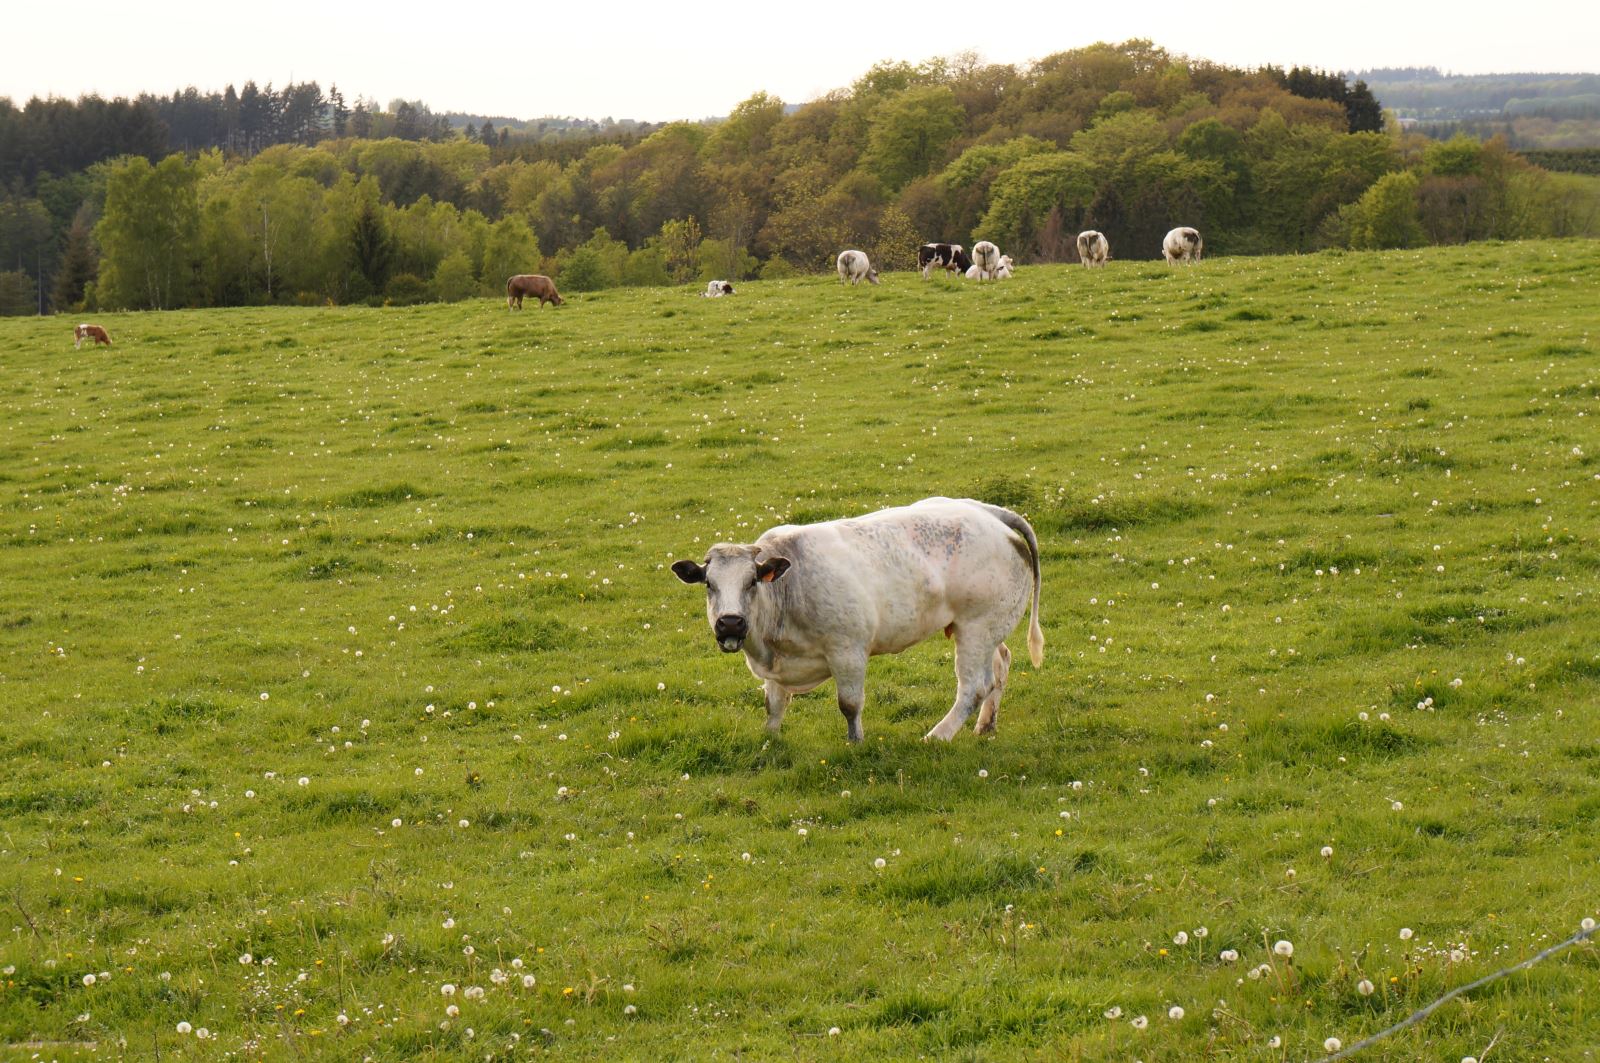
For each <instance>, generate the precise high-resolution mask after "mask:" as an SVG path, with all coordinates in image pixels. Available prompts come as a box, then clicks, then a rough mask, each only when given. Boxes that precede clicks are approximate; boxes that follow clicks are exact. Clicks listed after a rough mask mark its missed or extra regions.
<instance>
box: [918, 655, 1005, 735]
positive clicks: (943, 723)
mask: <svg viewBox="0 0 1600 1063" xmlns="http://www.w3.org/2000/svg"><path fill="white" fill-rule="evenodd" d="M998 644H999V639H996V638H992V637H985V635H980V634H975V633H974V632H973V631H972V630H971V629H963V628H960V627H957V628H956V700H955V704H953V705H951V706H950V711H949V712H947V713H945V716H944V719H942V720H940V721H939V722H938V723H936V724H934V725H933V730H931V731H929V732H928V733H927V734H925V735H923V736H922V737H923V740H924V741H926V740H927V739H930V738H941V739H943V740H944V741H946V742H948V741H950V739H952V738H954V737H955V736H956V732H957V731H959V730H961V728H962V725H964V724H965V723H966V722H967V717H968V716H971V715H972V711H973V710H974V709H976V708H977V707H978V703H979V702H981V701H983V699H984V698H986V697H987V696H988V695H989V691H990V690H991V689H992V688H993V687H994V662H995V647H996V646H997V645H998Z"/></svg>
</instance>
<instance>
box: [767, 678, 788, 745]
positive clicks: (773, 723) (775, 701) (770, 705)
mask: <svg viewBox="0 0 1600 1063" xmlns="http://www.w3.org/2000/svg"><path fill="white" fill-rule="evenodd" d="M764 689H765V691H766V694H767V730H768V731H770V732H772V733H773V734H777V733H778V728H780V727H782V726H783V714H784V713H785V712H787V711H788V709H789V702H790V700H791V699H793V697H794V695H793V694H791V693H790V692H789V691H788V690H786V689H785V688H784V687H782V686H780V685H779V683H778V681H777V680H775V679H768V680H767V681H766V685H765V687H764Z"/></svg>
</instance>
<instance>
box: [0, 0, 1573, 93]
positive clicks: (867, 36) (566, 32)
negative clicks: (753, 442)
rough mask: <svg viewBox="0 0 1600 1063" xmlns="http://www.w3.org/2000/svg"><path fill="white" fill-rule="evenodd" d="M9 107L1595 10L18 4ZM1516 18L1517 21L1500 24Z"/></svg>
mask: <svg viewBox="0 0 1600 1063" xmlns="http://www.w3.org/2000/svg"><path fill="white" fill-rule="evenodd" d="M11 7H12V10H9V11H8V12H7V14H6V18H5V20H4V26H3V29H0V96H9V97H10V98H11V99H12V101H13V102H15V103H16V104H17V105H18V106H21V105H22V104H24V103H25V102H26V101H27V99H28V98H29V97H31V96H49V95H57V96H66V97H77V96H79V95H82V94H85V93H89V92H98V93H100V94H101V95H103V96H107V97H110V96H132V95H135V94H137V93H139V92H141V91H150V92H161V93H170V92H171V91H172V90H173V89H175V88H182V87H185V86H188V85H191V84H192V85H194V86H195V87H197V88H199V89H201V90H202V91H205V90H213V89H214V90H218V91H220V90H221V89H222V88H223V87H224V86H226V85H227V84H228V83H230V82H231V83H233V84H234V85H235V86H236V87H237V86H242V85H243V84H244V83H245V82H246V81H249V80H252V79H253V80H255V81H256V83H257V84H260V85H265V84H267V83H268V82H272V83H273V84H275V85H277V86H280V87H281V86H282V85H283V84H284V83H285V82H288V81H290V80H294V81H317V82H318V83H320V84H321V85H322V87H323V89H324V90H326V89H327V88H328V87H329V86H330V85H331V84H334V83H337V84H338V85H339V87H340V89H341V90H342V91H343V92H344V94H345V97H346V99H347V100H351V101H353V100H354V99H355V97H356V96H357V95H360V96H365V97H370V98H372V99H375V100H378V101H379V102H380V103H383V104H387V102H388V101H389V100H390V99H392V98H395V97H404V98H407V99H420V100H422V101H423V102H424V103H426V104H427V105H428V106H429V107H431V108H433V109H434V110H435V111H465V112H468V113H476V114H492V115H494V114H498V115H510V116H512V117H515V118H537V117H541V116H544V115H571V116H577V117H586V118H603V117H606V116H610V117H613V118H637V119H643V120H648V121H662V120H668V119H675V118H691V119H693V118H703V117H707V116H710V115H721V114H727V113H728V111H729V110H730V109H731V108H732V107H733V106H734V105H735V104H737V103H738V102H739V101H740V100H743V99H745V98H747V97H749V96H750V95H751V94H752V93H754V92H757V91H761V90H765V91H767V92H770V93H772V94H774V95H777V96H780V97H782V98H783V99H784V100H785V101H787V102H790V103H803V102H805V101H806V100H809V99H812V98H814V97H815V96H817V95H819V94H821V93H823V92H826V91H828V90H829V89H833V88H841V87H844V86H847V85H849V84H850V82H852V81H854V80H855V79H856V78H857V77H859V76H860V75H861V74H862V73H863V72H865V71H866V69H867V68H868V67H870V66H871V65H872V64H873V63H875V62H878V61H880V60H901V59H903V60H909V61H912V62H917V61H921V60H923V59H927V58H929V57H932V56H939V55H951V54H954V53H956V52H962V51H967V50H971V51H976V52H978V53H979V54H980V55H981V56H982V57H983V58H984V59H985V60H986V61H988V62H999V63H1018V64H1021V63H1026V62H1027V61H1028V60H1030V59H1037V58H1040V57H1042V56H1045V55H1049V54H1050V53H1052V52H1059V51H1064V50H1066V49H1069V48H1077V47H1081V46H1083V45H1086V44H1092V43H1094V42H1095V41H1111V42H1118V41H1123V40H1127V39H1129V38H1133V37H1145V38H1148V39H1150V40H1153V41H1154V42H1155V43H1156V44H1158V45H1161V46H1162V47H1164V48H1166V49H1167V50H1169V51H1171V52H1176V53H1182V54H1186V55H1189V56H1192V57H1195V58H1204V59H1211V60H1214V61H1217V62H1221V63H1227V64H1231V65H1236V66H1246V67H1249V66H1258V65H1261V64H1264V63H1273V64H1276V65H1280V66H1284V67H1289V66H1294V65H1301V66H1313V67H1319V68H1323V69H1329V70H1360V69H1367V68H1371V67H1381V66H1437V67H1439V68H1440V69H1441V70H1445V71H1447V72H1453V73H1466V74H1476V73H1495V72H1512V71H1546V72H1551V71H1564V72H1571V71H1590V72H1592V71H1595V70H1596V69H1597V68H1600V48H1597V45H1600V4H1595V3H1594V2H1593V0H1589V2H1586V3H1572V2H1556V0H1521V2H1518V3H1514V4H1506V3H1505V2H1504V0H1493V2H1486V0H1458V2H1453V3H1449V4H1445V3H1412V2H1407V0H1390V2H1374V0H1344V2H1341V3H1337V4H1334V5H1332V6H1329V5H1326V4H1323V5H1315V4H1306V3H1294V2H1290V0H1270V2H1263V0H1246V2H1240V3H1225V2H1220V3H1219V2H1212V3H1205V2H1202V0H1184V2H1169V0H1144V2H1127V0H1120V2H1119V0H1109V2H1108V0H1099V2H1097V3H1092V4H1090V3H1072V2H1066V0H1057V2H1047V3H1035V2H1029V0H998V2H990V0H965V2H953V0H921V2H911V3H889V2H878V3H873V2H871V0H847V2H845V3H842V4H841V3H827V2H820V3H819V2H816V0H811V2H809V3H790V4H783V5H778V4H770V3H761V2H759V0H757V2H754V3H738V2H731V3H730V2H728V0H695V2H691V3H670V2H668V3H663V2H661V0H656V2H653V3H633V2H627V3H623V2H613V0H594V2H590V3H584V2H582V0H577V2H574V0H565V2H558V0H532V2H523V3H515V2H510V3H508V2H505V0H487V2H481V3H472V4H467V3H439V2H432V3H418V2H412V0H394V2H392V3H388V4H384V5H378V4H343V3H338V2H337V0H324V2H321V3H308V2H306V0H279V2H276V3H268V4H238V3H219V2H217V0H207V2H204V3H197V2H192V0H181V2H176V3H160V2H157V3H130V2H127V0H119V2H116V3H106V2H103V0H77V2H75V3H73V4H71V5H63V6H60V7H57V6H55V5H54V4H50V3H30V4H26V5H11ZM1508 12H1510V13H1512V15H1511V17H1508Z"/></svg>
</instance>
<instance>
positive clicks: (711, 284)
mask: <svg viewBox="0 0 1600 1063" xmlns="http://www.w3.org/2000/svg"><path fill="white" fill-rule="evenodd" d="M1204 246H1205V245H1204V243H1203V242H1202V241H1201V239H1200V232H1199V230H1198V229H1191V228H1189V227H1188V226H1181V227H1179V228H1177V229H1173V230H1172V231H1171V232H1169V233H1168V234H1167V235H1166V237H1165V238H1163V239H1162V241H1161V255H1162V257H1163V258H1165V259H1166V260H1167V263H1168V265H1177V264H1179V263H1183V264H1185V265H1188V264H1191V263H1194V262H1198V261H1200V253H1201V251H1202V250H1203V249H1204ZM1110 257H1111V243H1110V241H1108V240H1107V239H1106V238H1105V234H1103V233H1099V232H1096V231H1095V230H1093V229H1089V230H1087V231H1085V232H1081V233H1079V234H1078V258H1079V260H1081V261H1082V262H1083V264H1084V265H1085V266H1088V267H1091V268H1092V267H1095V266H1104V265H1105V264H1106V260H1107V259H1108V258H1110ZM836 265H837V267H838V270H839V283H841V284H846V283H848V284H850V285H856V284H860V283H861V282H862V281H866V282H867V283H868V284H877V283H879V281H878V271H877V270H876V269H874V268H873V266H872V260H871V259H869V258H868V257H867V253H866V252H865V251H857V250H855V249H854V248H852V249H850V250H848V251H841V252H839V258H838V261H837V263H836ZM935 269H942V270H944V271H945V272H946V273H958V274H961V275H962V276H964V277H966V278H967V279H968V280H976V281H985V280H990V281H1003V280H1008V279H1010V277H1011V275H1012V272H1013V271H1014V269H1015V266H1014V264H1013V263H1012V261H1011V256H1010V255H1002V254H1001V253H1000V248H998V247H996V246H995V245H994V243H993V242H991V241H989V240H979V241H978V242H977V243H976V244H974V245H972V253H971V254H968V253H967V250H966V248H964V247H962V246H961V245H960V244H945V243H932V244H923V245H922V246H921V247H919V248H917V270H918V271H919V272H920V273H921V274H922V279H923V280H927V279H928V277H929V276H930V275H931V274H932V273H933V271H934V270H935ZM732 294H733V285H732V284H731V283H729V282H728V281H725V280H714V281H708V282H707V283H706V290H705V291H703V292H701V293H700V296H701V298H703V299H720V298H721V297H722V296H724V295H732ZM524 295H534V296H538V298H539V305H540V306H543V305H544V304H545V302H546V301H549V302H551V303H554V304H555V305H556V306H560V305H561V296H559V295H557V294H556V286H555V282H554V281H552V280H551V279H550V278H549V277H546V276H544V275H543V274H539V273H522V274H518V275H517V276H515V277H512V278H511V279H510V280H508V281H506V308H507V309H508V310H521V309H522V297H523V296H524Z"/></svg>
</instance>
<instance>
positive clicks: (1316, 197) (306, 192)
mask: <svg viewBox="0 0 1600 1063" xmlns="http://www.w3.org/2000/svg"><path fill="white" fill-rule="evenodd" d="M312 88H315V86H314V85H313V86H312ZM243 95H244V94H240V103H241V108H242V103H243ZM271 95H272V98H273V99H276V100H279V101H280V104H281V102H282V100H283V99H284V97H283V95H282V94H271ZM330 95H331V93H330ZM176 98H177V96H176V95H175V97H174V99H176ZM316 98H317V94H313V93H311V92H309V91H308V92H307V93H305V99H306V100H308V101H312V102H314V101H315V99H316ZM80 102H81V101H80ZM169 102H170V101H169ZM401 103H403V101H397V104H396V105H395V106H392V108H391V110H390V111H389V112H385V114H386V116H387V117H386V121H387V120H395V121H398V120H399V119H400V118H402V117H404V114H403V111H402V108H401V107H400V106H399V104H401ZM307 106H308V107H309V106H310V105H309V104H307ZM405 106H407V107H411V109H412V111H413V125H412V126H411V127H410V128H408V130H407V131H408V132H412V133H415V132H416V129H417V128H419V127H418V126H417V125H416V124H415V121H414V120H415V119H416V118H417V117H419V116H424V110H425V109H419V108H418V107H414V106H412V105H405ZM92 109H93V105H91V110H92ZM314 109H315V108H312V110H314ZM29 110H30V111H31V110H32V106H31V105H30V108H29ZM202 110H204V109H202ZM303 110H304V108H302V111H303ZM358 110H362V111H365V104H363V103H361V102H360V101H358V106H357V107H356V108H352V109H351V113H350V115H349V116H348V117H347V119H346V121H347V123H348V124H347V125H346V128H345V130H344V132H345V134H346V135H345V136H343V137H340V136H337V135H335V130H334V128H333V127H332V126H328V127H326V128H322V127H319V126H318V124H317V122H315V121H310V120H308V119H307V120H300V119H297V120H294V121H291V120H290V119H289V118H287V117H285V116H286V115H288V114H290V111H289V110H287V109H285V108H284V107H282V106H280V110H279V111H278V112H277V113H278V115H279V117H278V118H276V119H274V120H273V121H274V124H272V125H270V127H257V126H254V125H252V126H248V127H247V126H246V125H245V124H244V119H243V117H242V116H243V110H242V109H241V117H240V120H239V121H240V124H239V125H238V126H237V127H227V126H221V127H215V126H212V127H205V128H204V129H202V130H201V131H200V132H201V133H202V134H203V136H202V137H201V139H204V137H212V138H213V139H215V137H217V136H221V137H222V141H221V142H220V143H219V144H218V145H217V147H215V148H212V149H210V150H206V151H201V152H191V153H181V154H171V155H167V156H165V157H163V154H162V153H160V152H144V151H129V152H127V153H125V154H124V155H122V156H120V157H118V158H115V159H107V160H101V161H98V162H94V163H92V164H88V165H86V166H85V167H83V168H79V169H76V170H73V169H70V168H69V169H66V170H62V171H54V170H49V169H45V168H40V169H39V171H38V173H37V174H36V176H35V177H34V178H33V179H32V180H31V183H30V182H27V181H22V180H13V182H12V184H11V186H10V190H9V191H8V192H7V193H6V194H5V197H4V199H0V270H6V269H9V268H10V267H11V265H12V263H13V261H15V262H16V264H17V267H18V268H17V269H15V270H11V272H12V273H17V274H22V275H27V274H28V273H29V269H30V267H36V266H37V264H38V263H39V262H40V261H42V260H45V259H48V260H49V262H50V268H49V269H47V270H43V271H36V272H43V273H44V275H45V276H44V279H45V282H46V285H45V291H46V292H47V293H48V294H49V295H50V298H51V303H52V304H53V305H54V306H56V307H58V308H62V309H65V308H68V307H74V306H79V305H98V306H104V307H173V306H193V305H231V304H240V303H259V302H269V301H299V302H307V303H310V302H316V303H321V302H325V301H333V302H350V301H363V300H371V301H385V300H387V301H390V302H409V301H416V300H421V299H456V298H464V297H467V296H470V295H475V294H489V293H498V292H499V291H500V289H501V287H502V286H503V284H504V281H505V277H506V276H508V275H509V274H511V273H516V272H530V271H537V272H544V273H549V274H552V275H554V276H556V277H557V279H558V280H559V281H560V283H561V284H562V287H563V288H564V289H571V290H584V289H593V288H601V287H608V286H613V285H619V284H667V283H683V282H686V281H690V280H697V279H699V280H703V279H706V278H707V277H727V278H732V279H739V278H742V277H746V276H750V275H761V276H768V277H771V276H781V275H784V274H787V273H792V272H796V271H813V270H820V269H827V268H830V267H831V262H832V259H833V256H834V255H836V254H837V253H838V251H839V250H840V249H841V248H843V247H847V246H855V247H861V248H863V249H864V250H866V251H867V252H868V253H869V254H870V255H872V257H873V258H874V260H875V261H876V262H877V263H878V264H879V265H880V266H881V267H883V268H888V269H896V268H907V267H909V266H910V265H911V264H912V261H913V259H914V256H915V249H916V246H917V244H918V243H920V242H921V241H923V240H926V239H935V238H942V239H954V240H958V241H962V242H968V243H970V242H971V241H973V240H974V239H977V238H988V239H992V240H995V241H996V242H998V243H999V244H1001V246H1002V247H1004V248H1006V249H1007V251H1008V252H1010V253H1012V254H1013V255H1014V256H1016V257H1017V258H1018V259H1019V260H1020V261H1063V260H1069V259H1070V258H1071V257H1072V256H1073V255H1074V253H1075V252H1074V249H1073V237H1074V236H1075V235H1076V233H1077V232H1078V231H1079V230H1080V229H1084V228H1095V229H1099V230H1101V231H1102V232H1105V233H1106V234H1107V236H1108V237H1109V238H1110V241H1111V245H1112V248H1113V251H1114V253H1115V254H1117V255H1118V256H1119V257H1130V258H1144V257H1155V256H1156V255H1157V254H1158V248H1159V243H1160V238H1161V235H1162V233H1164V232H1165V231H1166V230H1167V229H1168V228H1171V227H1172V226H1173V225H1175V224H1189V225H1196V226H1199V227H1200V228H1202V229H1203V230H1204V231H1205V234H1206V243H1207V248H1208V250H1211V251H1213V252H1214V253H1223V254H1227V253H1235V254H1239V253H1245V254H1253V253H1274V252H1293V251H1304V250H1310V249H1313V248H1317V247H1323V246H1350V247H1385V246H1408V245H1411V244H1414V243H1419V242H1424V241H1440V242H1445V241H1459V240H1469V239H1479V238H1485V237H1517V236H1534V235H1567V234H1571V233H1577V232H1593V231H1595V230H1596V228H1597V227H1600V220H1597V218H1596V216H1595V215H1596V204H1595V202H1594V198H1595V197H1594V195H1593V192H1592V189H1590V188H1589V187H1588V186H1587V185H1584V184H1583V181H1584V180H1585V179H1584V178H1579V177H1576V176H1572V175H1552V174H1547V173H1545V172H1544V171H1542V170H1539V169H1537V168H1535V167H1532V166H1530V165H1528V164H1527V163H1526V162H1524V161H1523V160H1521V159H1520V158H1518V157H1517V156H1516V155H1514V154H1513V153H1511V152H1510V151H1509V150H1507V149H1506V147H1505V146H1504V144H1502V143H1494V142H1491V143H1488V144H1483V143H1479V142H1477V141H1472V140H1468V139H1466V138H1458V139H1456V140H1452V141H1448V142H1444V143H1434V142H1430V141H1428V140H1426V139H1424V138H1421V137H1408V136H1404V135H1401V134H1399V133H1398V132H1397V131H1394V130H1387V129H1385V128H1384V127H1383V121H1382V113H1381V111H1380V110H1379V109H1378V107H1377V103H1376V101H1375V100H1373V99H1372V96H1371V94H1370V93H1369V92H1367V90H1366V88H1365V86H1364V85H1363V84H1361V83H1360V82H1357V83H1356V84H1354V85H1349V84H1347V83H1346V82H1345V80H1344V79H1343V78H1341V77H1339V76H1337V75H1331V74H1325V73H1321V72H1317V71H1309V70H1300V69H1295V70H1290V71H1283V70H1279V69H1275V68H1264V69H1259V70H1251V71H1245V70H1239V69H1235V68H1230V67H1224V66H1219V65H1215V64H1211V63H1207V62H1204V61H1197V60H1189V59H1184V58H1181V57H1175V56H1172V55H1170V54H1169V53H1167V52H1165V51H1164V50H1162V49H1160V48H1157V47H1155V46H1153V45H1151V44H1150V43H1149V42H1145V41H1131V42H1127V43H1125V44H1122V45H1115V46H1114V45H1106V44H1099V45H1094V46H1091V47H1088V48H1082V49H1076V50H1074V51H1070V52H1062V53H1059V54H1057V55H1052V56H1049V57H1047V58H1046V59H1043V60H1040V61H1038V62H1036V63H1033V64H1031V65H1029V66H1027V67H1025V68H1017V67H1013V66H1009V65H996V64H985V63H982V62H980V61H978V60H977V59H976V57H973V56H957V57H953V58H948V59H937V60H932V61H929V62H926V63H922V64H915V65H914V64H909V63H884V64H879V65H878V66H875V67H873V68H872V69H871V70H869V71H868V72H867V73H866V74H865V75H863V76H862V77H861V78H860V79H859V80H858V81H856V82H855V84H853V85H851V86H850V87H849V88H848V89H844V90H840V91H837V92H834V93H830V94H828V95H826V96H824V97H822V98H821V99H818V100H815V101H813V102H811V103H809V104H807V105H805V106H803V107H800V108H798V109H796V110H790V109H789V108H787V107H786V106H785V105H784V103H783V102H782V101H781V100H778V99H776V98H774V97H771V96H768V95H766V94H763V93H758V94H756V95H755V96H752V97H750V98H749V99H747V100H745V101H744V102H743V103H741V104H739V105H738V106H737V107H735V108H734V109H733V111H732V113H731V114H730V115H729V117H728V118H726V119H725V120H723V121H721V122H718V123H715V124H703V123H687V122H680V123H672V124H669V125H665V126H662V127H660V128H656V129H654V130H643V129H637V128H629V129H625V130H611V131H610V132H602V133H599V134H595V135H591V136H589V137H588V138H587V139H574V138H572V137H568V136H558V137H553V138H552V137H548V136H530V137H522V138H514V137H513V138H508V137H503V136H502V135H501V132H495V131H492V130H491V131H490V132H489V133H488V134H487V135H485V133H484V131H483V130H482V129H474V131H473V132H474V136H473V137H471V138H468V137H466V136H465V135H463V133H462V132H452V133H450V134H449V135H448V136H447V135H444V134H443V133H440V132H439V131H438V127H437V125H435V127H434V128H435V132H436V133H438V135H437V136H434V137H433V139H428V138H427V137H421V138H414V139H405V138H401V137H387V138H384V139H371V138H363V137H360V136H356V135H354V134H355V132H356V131H355V130H354V129H352V128H351V125H353V123H354V116H355V114H356V113H357V111H358ZM295 113H301V112H295ZM308 113H309V112H308ZM328 113H329V112H328V108H327V101H326V98H324V99H323V110H322V114H323V116H324V118H326V116H327V115H328ZM4 117H5V114H4V110H3V108H0V147H3V146H4V145H5V144H7V143H8V141H7V140H6V139H5V138H6V136H7V135H8V134H7V133H6V129H7V126H6V123H5V121H4ZM162 121H163V122H165V121H167V120H166V119H162ZM183 128H187V127H183ZM230 128H232V129H234V132H231V133H230V132H229V129H230ZM259 128H270V129H271V130H272V131H273V132H272V134H271V135H273V136H287V135H289V131H290V130H298V133H296V134H295V136H297V137H299V138H301V139H300V140H297V141H296V142H294V143H283V144H277V145H272V146H267V147H264V148H263V147H260V146H259V144H258V143H257V141H255V140H253V139H252V138H253V137H256V136H258V129H259ZM319 128H320V129H321V132H315V130H316V129H319ZM389 128H390V130H391V131H392V128H393V127H392V126H391V127H389ZM308 130H312V131H313V132H308ZM502 132H503V131H502ZM197 135H198V134H197ZM229 137H242V138H243V140H242V141H240V140H235V141H232V142H230V141H229V139H228V138H229ZM305 138H310V139H312V140H314V143H309V144H308V143H305V142H303V141H304V139H305ZM502 141H505V142H504V143H503V142H502ZM9 158H10V156H8V155H5V154H3V153H0V161H3V160H6V159H9ZM23 279H24V280H26V281H28V283H29V284H31V283H32V279H31V278H30V277H28V276H24V278H23ZM8 284H10V285H12V286H13V287H19V288H20V287H22V285H21V283H20V282H18V280H17V278H16V277H11V278H10V280H9V281H8V280H6V279H5V278H4V277H0V304H3V303H4V300H5V299H6V298H7V296H6V294H5V293H6V292H7V290H8V288H7V285H8ZM29 290H30V291H31V292H32V294H33V297H34V299H35V302H36V301H37V296H38V291H37V289H34V288H30V289H29ZM18 301H19V302H20V296H18ZM0 309H3V305H0Z"/></svg>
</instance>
